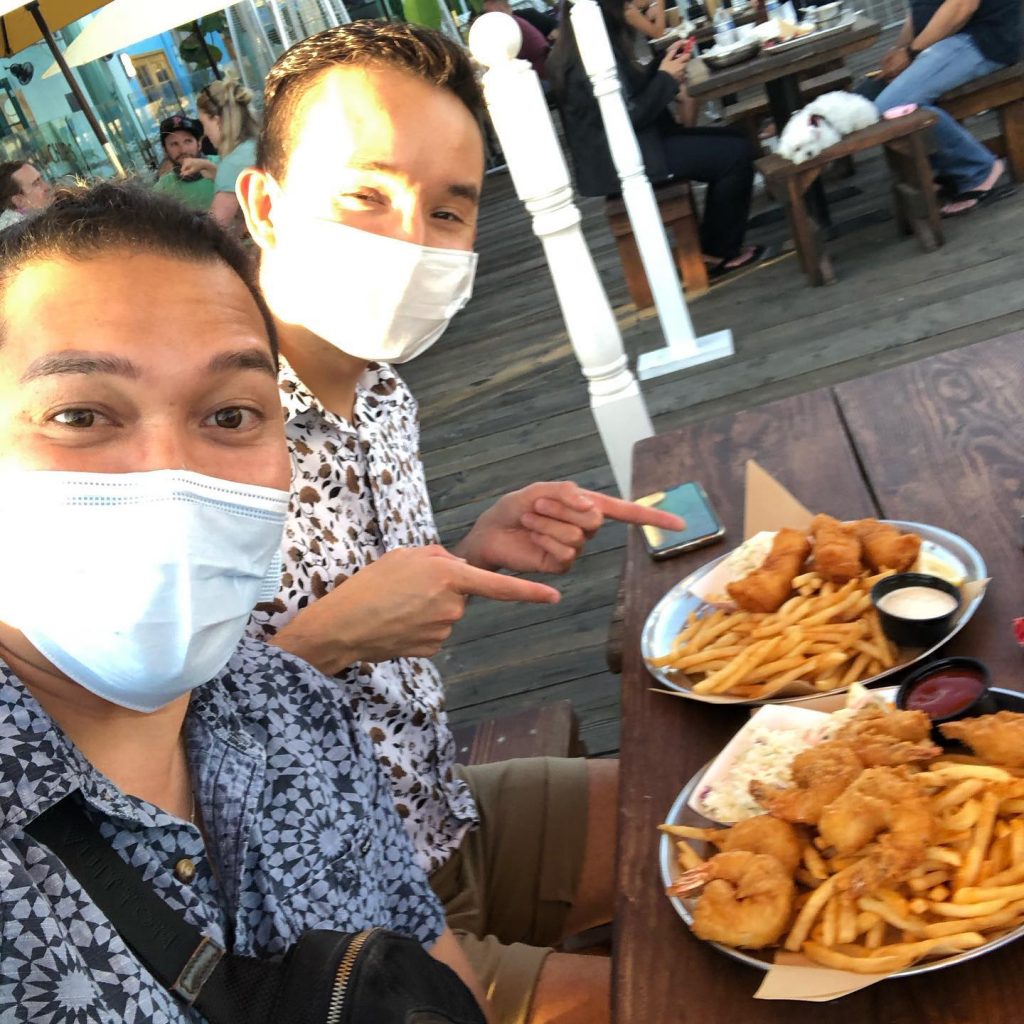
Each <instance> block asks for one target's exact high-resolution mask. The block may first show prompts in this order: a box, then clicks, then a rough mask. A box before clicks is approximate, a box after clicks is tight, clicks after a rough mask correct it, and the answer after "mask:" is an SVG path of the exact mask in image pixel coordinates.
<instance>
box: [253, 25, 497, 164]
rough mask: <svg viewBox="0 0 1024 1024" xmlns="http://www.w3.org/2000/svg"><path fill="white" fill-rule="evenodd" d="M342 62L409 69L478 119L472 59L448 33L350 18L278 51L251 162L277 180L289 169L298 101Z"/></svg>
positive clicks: (480, 115)
mask: <svg viewBox="0 0 1024 1024" xmlns="http://www.w3.org/2000/svg"><path fill="white" fill-rule="evenodd" d="M344 65H356V66H364V67H389V68H396V69H398V70H400V71H408V72H409V73H410V74H413V75H415V76H416V77H417V78H421V79H423V80H424V81H426V82H429V83H430V84H431V85H436V86H438V87H440V88H442V89H447V90H448V91H449V92H451V93H454V95H456V96H457V97H458V98H459V99H460V100H462V102H463V103H464V104H465V106H466V109H467V110H469V112H470V113H471V114H472V115H473V117H474V118H475V119H476V121H477V123H478V124H479V123H481V122H482V119H483V109H484V107H483V94H482V92H481V91H480V85H479V83H478V82H477V80H476V75H475V73H474V71H473V63H472V61H471V60H470V58H469V54H468V53H467V52H466V50H465V49H464V48H463V47H462V46H460V45H459V44H458V43H455V42H453V41H452V40H450V39H448V37H447V36H444V35H442V34H441V33H440V32H435V31H434V30H433V29H429V28H423V27H422V26H421V25H409V24H403V23H398V22H388V21H370V20H367V21H354V22H352V23H351V24H349V25H342V26H340V27H339V28H329V29H327V30H325V31H323V32H318V33H317V34H316V35H313V36H310V37H309V38H308V39H304V40H302V42H300V43H296V44H295V45H294V46H293V47H292V48H291V49H290V50H287V51H286V52H285V53H283V54H282V55H281V56H280V57H279V58H278V60H277V63H275V64H274V66H273V67H272V68H271V69H270V74H269V75H268V76H267V80H266V83H265V91H264V94H263V128H262V130H261V131H260V136H259V144H258V146H257V149H256V163H257V166H259V167H261V168H262V169H263V170H265V171H267V172H268V173H270V174H272V175H273V176H274V177H275V178H277V180H278V181H280V180H281V179H282V178H283V177H284V174H285V172H286V171H287V169H288V155H289V151H290V148H291V139H290V132H291V130H292V125H293V123H294V115H295V111H296V109H297V107H298V104H299V101H300V100H301V99H302V97H303V96H304V95H305V94H306V93H307V92H308V90H309V89H310V87H311V86H312V85H313V83H314V82H315V81H316V80H317V79H318V78H319V77H320V76H321V75H322V74H324V73H325V72H327V71H329V70H330V69H331V68H335V67H340V66H344Z"/></svg>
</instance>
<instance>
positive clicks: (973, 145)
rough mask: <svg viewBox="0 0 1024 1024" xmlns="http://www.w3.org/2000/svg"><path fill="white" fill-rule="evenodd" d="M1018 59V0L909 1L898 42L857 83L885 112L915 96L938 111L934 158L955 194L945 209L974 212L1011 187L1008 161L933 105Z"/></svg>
mask: <svg viewBox="0 0 1024 1024" xmlns="http://www.w3.org/2000/svg"><path fill="white" fill-rule="evenodd" d="M1020 59H1021V2H1020V0H910V13H909V14H908V15H907V19H906V21H905V22H904V24H903V28H902V30H901V31H900V35H899V38H898V40H897V42H896V46H895V47H894V48H893V49H891V50H890V51H889V52H888V53H887V54H886V55H885V57H884V58H883V60H882V69H881V70H882V74H881V76H880V77H879V78H878V79H869V80H867V81H866V82H865V83H863V84H862V85H861V86H859V87H858V91H859V92H860V93H862V94H863V95H864V96H867V97H868V99H871V100H874V102H875V104H876V105H877V107H878V109H879V110H880V111H882V112H883V113H884V112H885V111H886V110H889V109H890V108H892V107H900V106H903V105H904V104H909V103H916V104H919V105H921V106H928V107H929V108H930V109H932V110H934V111H935V113H936V114H937V115H938V118H939V123H938V124H937V125H936V126H935V127H934V128H933V129H932V134H933V138H934V140H935V146H936V148H935V152H934V153H933V154H932V157H931V161H932V166H933V168H934V169H935V172H936V176H937V177H938V179H939V180H940V181H941V182H943V184H946V185H948V190H949V192H950V193H951V195H950V196H948V198H949V202H947V203H946V204H945V206H943V208H942V213H943V215H944V216H947V217H953V216H957V215H959V214H963V213H969V212H970V211H971V210H973V209H976V208H977V207H978V206H980V205H981V204H982V203H984V202H986V201H987V200H990V199H996V198H999V197H1001V196H1003V195H1007V194H1008V193H1009V192H1011V191H1012V186H1011V185H1010V184H1009V182H1008V181H1007V180H1006V177H1005V175H1006V163H1005V161H1003V160H997V159H996V158H995V157H994V156H993V155H992V153H991V152H990V151H989V150H988V149H986V148H985V147H984V146H983V145H982V144H981V143H980V142H978V141H977V140H976V139H975V138H974V136H973V135H971V133H970V132H969V131H968V130H967V129H966V128H964V127H963V126H962V125H960V124H958V123H957V122H956V120H955V119H954V118H952V117H950V115H949V114H947V113H946V112H945V111H944V110H940V109H939V108H938V107H931V104H933V103H934V102H935V101H936V100H937V99H938V98H939V97H940V96H941V95H942V94H943V93H946V92H949V90H950V89H955V88H957V86H960V85H964V84H965V83H966V82H970V81H971V80H972V79H975V78H981V77H982V76H983V75H988V74H991V73H992V72H993V71H996V70H997V69H998V68H1001V67H1004V66H1006V65H1007V64H1013V63H1014V62H1015V61H1018V60H1020Z"/></svg>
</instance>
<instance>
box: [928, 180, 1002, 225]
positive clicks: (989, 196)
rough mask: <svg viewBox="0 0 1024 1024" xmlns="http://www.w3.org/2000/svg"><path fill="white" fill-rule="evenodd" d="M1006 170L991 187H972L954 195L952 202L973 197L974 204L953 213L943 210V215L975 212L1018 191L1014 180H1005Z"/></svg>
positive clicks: (949, 215) (951, 215)
mask: <svg viewBox="0 0 1024 1024" xmlns="http://www.w3.org/2000/svg"><path fill="white" fill-rule="evenodd" d="M1005 177H1006V175H1005V172H1004V174H1003V175H1002V176H1001V177H1000V179H999V181H997V182H996V183H995V184H994V185H993V186H992V187H991V188H988V189H971V190H969V191H967V192H959V193H957V194H956V195H955V196H953V197H952V199H951V200H950V202H952V203H964V202H967V201H968V200H971V199H973V200H974V205H973V206H968V207H967V209H966V210H956V211H954V212H951V213H946V211H945V210H942V211H941V213H942V216H943V217H946V218H949V217H964V216H966V215H967V214H968V213H974V211H975V210H978V209H980V208H981V207H982V206H984V205H985V204H986V203H994V202H995V201H996V200H997V199H1006V198H1007V196H1012V195H1013V194H1014V192H1016V191H1017V186H1016V185H1015V184H1014V183H1013V182H1012V181H1007V180H1005Z"/></svg>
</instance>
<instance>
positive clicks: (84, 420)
mask: <svg viewBox="0 0 1024 1024" xmlns="http://www.w3.org/2000/svg"><path fill="white" fill-rule="evenodd" d="M50 422H51V423H56V424H57V425H58V426H62V427H70V428H71V429H72V430H88V429H89V428H90V427H95V426H100V425H102V424H105V423H109V422H110V421H109V420H108V419H107V418H106V417H105V416H104V415H103V414H102V413H100V412H97V411H96V410H95V409H86V408H81V407H71V408H67V409H60V410H58V411H57V412H55V413H53V414H52V415H51V416H50Z"/></svg>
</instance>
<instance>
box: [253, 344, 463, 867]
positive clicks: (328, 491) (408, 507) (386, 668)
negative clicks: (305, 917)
mask: <svg viewBox="0 0 1024 1024" xmlns="http://www.w3.org/2000/svg"><path fill="white" fill-rule="evenodd" d="M278 379H279V383H280V387H281V400H282V403H283V405H284V410H285V418H286V432H287V435H288V447H289V449H290V451H291V456H292V488H291V490H292V497H291V507H290V509H289V514H288V523H287V526H286V527H285V535H284V544H283V551H282V554H283V558H284V568H283V571H282V575H281V589H280V591H279V592H278V595H277V599H276V600H275V601H273V602H270V603H267V604H262V605H258V606H257V608H256V611H255V612H254V613H253V617H252V619H251V621H250V623H249V632H250V634H251V635H253V636H258V637H270V636H273V634H274V633H275V632H276V631H277V630H278V629H280V628H281V627H282V626H283V625H285V623H287V622H288V621H289V620H290V619H291V618H292V617H293V616H294V615H295V614H296V613H297V612H299V611H300V610H301V609H303V608H305V607H306V605H307V604H308V603H309V602H310V601H314V600H316V599H317V598H320V597H323V596H324V594H327V593H328V592H330V591H331V590H333V589H334V588H335V587H337V586H339V585H340V584H342V583H344V582H345V580H347V579H348V578H349V577H350V576H352V575H354V574H355V573H357V572H358V571H359V570H360V569H362V568H364V567H365V566H367V565H369V564H370V563H371V562H375V561H376V560H377V559H378V558H380V557H381V555H383V554H384V553H385V552H387V551H393V550H394V549H395V548H402V547H422V546H424V545H427V544H437V543H438V533H437V527H436V526H435V525H434V514H433V511H432V510H431V507H430V497H429V495H428V494H427V484H426V479H425V477H424V473H423V465H422V463H421V462H420V457H419V422H418V415H417V406H416V400H415V399H414V398H413V396H412V393H411V392H410V391H409V389H408V388H407V387H406V385H405V384H404V382H403V381H402V380H401V378H399V376H398V375H397V374H396V373H395V372H394V370H392V369H391V367H389V366H386V365H378V364H373V365H371V366H370V367H369V368H368V369H367V371H366V372H365V373H364V374H363V376H362V378H361V380H360V381H359V384H358V387H357V389H356V400H355V407H354V412H353V417H352V420H353V421H352V423H349V422H348V421H347V420H345V419H342V418H341V417H340V416H336V415H335V414H334V413H331V412H329V411H328V410H326V409H325V408H324V407H323V406H322V405H321V404H320V402H319V401H318V400H317V399H316V398H315V397H314V395H313V394H312V393H311V392H310V391H309V389H308V388H307V387H306V386H305V385H304V384H303V383H302V381H300V380H299V378H298V377H297V376H296V374H295V371H294V370H292V368H291V367H290V366H289V365H288V364H287V363H286V362H285V361H284V360H283V359H282V360H281V371H280V374H279V378H278ZM337 678H338V691H339V693H340V695H341V696H342V698H343V699H344V700H345V702H346V703H347V704H348V706H349V708H350V709H351V711H352V714H353V715H354V716H355V718H356V721H358V722H359V724H360V725H361V726H362V728H363V731H364V732H365V733H366V735H367V736H369V738H370V740H371V741H372V742H373V745H374V747H375V749H376V751H377V759H378V761H379V762H380V763H381V765H382V766H383V768H384V772H385V774H386V775H387V777H388V780H389V782H390V783H391V789H392V792H393V793H394V798H395V807H396V808H397V810H398V813H399V815H400V816H401V817H402V819H403V820H404V821H405V826H406V829H407V831H408V833H409V836H410V837H411V839H412V841H413V845H414V846H415V848H416V852H417V857H418V860H419V864H420V866H421V867H422V868H423V869H424V870H425V871H428V872H429V871H434V870H435V869H436V868H438V867H440V866H441V865H442V864H444V863H445V861H447V860H448V858H449V857H450V856H451V855H452V854H453V853H454V852H455V850H457V849H458V847H459V844H460V843H461V841H462V837H463V835H464V834H465V833H466V831H467V829H469V828H470V826H472V825H473V824H475V823H476V820H477V816H476V807H475V806H474V804H473V798H472V796H471V795H470V792H469V789H468V787H467V786H466V785H465V783H463V782H461V781H460V780H458V779H457V778H455V776H454V767H455V740H454V738H453V737H452V734H451V731H450V730H449V728H448V720H447V716H446V715H445V711H444V686H443V683H442V681H441V677H440V674H439V673H438V671H437V669H436V668H435V667H434V665H433V664H432V663H431V662H430V661H429V660H428V659H426V658H396V659H394V660H392V661H382V662H376V663H374V664H369V663H362V664H356V665H352V666H350V667H349V668H347V669H346V670H344V671H343V672H341V673H339V674H338V677H337Z"/></svg>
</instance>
